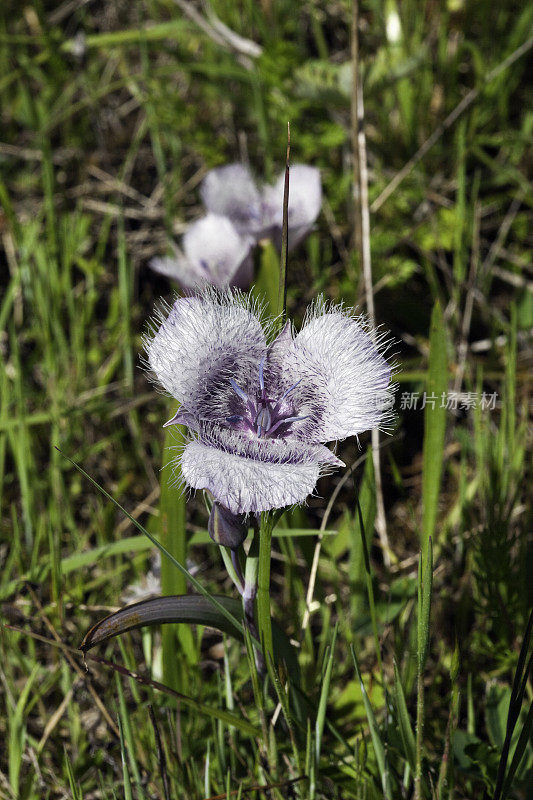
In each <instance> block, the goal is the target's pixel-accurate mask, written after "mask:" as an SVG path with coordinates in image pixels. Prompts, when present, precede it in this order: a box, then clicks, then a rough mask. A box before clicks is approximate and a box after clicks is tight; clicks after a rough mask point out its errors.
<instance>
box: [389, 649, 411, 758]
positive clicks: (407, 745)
mask: <svg viewBox="0 0 533 800" xmlns="http://www.w3.org/2000/svg"><path fill="white" fill-rule="evenodd" d="M393 689H394V695H393V696H394V705H395V708H396V719H397V722H398V728H399V730H400V736H401V739H402V744H403V749H404V754H405V757H406V759H407V761H408V763H409V767H410V768H411V772H412V773H413V774H414V772H415V765H416V744H415V736H414V733H413V728H412V725H411V720H410V717H409V712H408V710H407V703H406V702H405V695H404V692H403V687H402V681H401V678H400V672H399V670H398V665H397V664H396V660H394V686H393Z"/></svg>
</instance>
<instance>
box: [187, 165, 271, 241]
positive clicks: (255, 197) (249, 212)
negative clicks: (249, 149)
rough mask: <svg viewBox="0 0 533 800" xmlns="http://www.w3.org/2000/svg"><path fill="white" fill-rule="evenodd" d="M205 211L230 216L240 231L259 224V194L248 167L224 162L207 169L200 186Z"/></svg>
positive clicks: (253, 229) (251, 229)
mask: <svg viewBox="0 0 533 800" xmlns="http://www.w3.org/2000/svg"><path fill="white" fill-rule="evenodd" d="M200 196H201V198H202V202H203V204H204V206H205V208H206V210H207V211H211V212H212V213H213V214H220V215H222V216H225V217H229V218H230V220H231V221H232V222H233V224H234V225H235V227H236V228H237V230H238V231H239V232H240V233H245V234H246V233H252V232H253V231H255V230H258V229H260V228H261V227H262V211H261V195H260V193H259V190H258V188H257V186H256V184H255V181H254V179H253V177H252V175H251V173H250V170H249V169H248V167H246V166H245V165H244V164H227V165H226V166H224V167H217V168H216V169H212V170H210V171H209V172H208V173H207V175H206V176H205V178H204V180H203V182H202V186H201V188H200Z"/></svg>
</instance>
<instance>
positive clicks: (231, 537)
mask: <svg viewBox="0 0 533 800" xmlns="http://www.w3.org/2000/svg"><path fill="white" fill-rule="evenodd" d="M244 518H245V515H244V514H232V512H231V511H229V510H228V509H227V508H226V507H225V506H222V505H220V503H216V502H215V503H213V507H212V509H211V513H210V515H209V522H208V523H207V530H208V531H209V536H210V537H211V539H212V540H213V541H214V542H216V544H220V545H223V546H224V547H229V548H230V549H231V550H236V549H237V548H238V547H239V545H241V544H242V543H243V542H244V540H245V539H246V536H247V535H248V526H247V525H245V523H244Z"/></svg>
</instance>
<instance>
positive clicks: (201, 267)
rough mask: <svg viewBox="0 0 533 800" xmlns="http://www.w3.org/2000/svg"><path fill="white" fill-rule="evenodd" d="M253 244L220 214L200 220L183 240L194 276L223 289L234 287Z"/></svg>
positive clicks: (187, 232)
mask: <svg viewBox="0 0 533 800" xmlns="http://www.w3.org/2000/svg"><path fill="white" fill-rule="evenodd" d="M253 244H254V240H253V239H252V238H251V237H249V236H241V234H240V233H239V232H238V231H237V229H236V228H235V226H234V225H233V223H232V222H231V220H229V219H228V218H227V217H222V216H220V215H219V214H207V215H206V216H205V217H202V218H201V219H199V220H197V221H196V222H194V223H193V224H192V225H191V226H190V227H189V228H188V230H187V231H186V233H185V235H184V237H183V249H184V252H185V255H186V257H187V259H188V261H189V263H190V264H191V274H192V273H193V272H194V274H196V275H198V277H199V279H200V281H201V282H204V283H205V282H207V283H212V284H213V285H214V286H216V287H217V288H219V289H224V288H226V287H227V286H229V285H232V284H233V282H234V277H235V275H236V273H237V272H238V270H239V268H240V267H241V265H242V263H243V261H245V259H247V258H248V257H249V256H250V251H251V248H252V245H253ZM243 288H245V287H243Z"/></svg>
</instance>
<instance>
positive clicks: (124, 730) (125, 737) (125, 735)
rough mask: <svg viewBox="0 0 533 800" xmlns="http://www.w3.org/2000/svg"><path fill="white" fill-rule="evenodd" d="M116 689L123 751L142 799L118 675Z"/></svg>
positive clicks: (130, 730)
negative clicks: (126, 753)
mask: <svg viewBox="0 0 533 800" xmlns="http://www.w3.org/2000/svg"><path fill="white" fill-rule="evenodd" d="M115 687H116V690H117V695H118V710H119V713H118V722H119V732H120V741H121V750H122V753H123V756H124V755H125V752H126V749H127V751H128V754H129V765H130V768H131V771H132V772H133V777H134V778H135V783H136V785H137V789H138V791H139V796H140V797H142V796H143V789H142V780H141V771H140V769H139V765H138V763H137V759H136V757H135V741H134V738H133V730H132V727H131V722H130V718H129V714H128V709H127V706H126V698H125V697H124V689H123V688H122V682H121V680H120V678H119V676H118V674H117V673H115Z"/></svg>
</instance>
